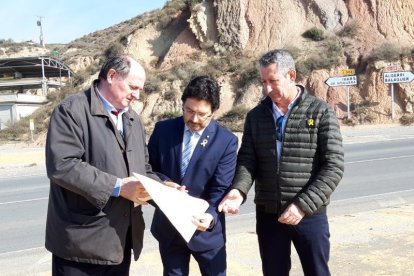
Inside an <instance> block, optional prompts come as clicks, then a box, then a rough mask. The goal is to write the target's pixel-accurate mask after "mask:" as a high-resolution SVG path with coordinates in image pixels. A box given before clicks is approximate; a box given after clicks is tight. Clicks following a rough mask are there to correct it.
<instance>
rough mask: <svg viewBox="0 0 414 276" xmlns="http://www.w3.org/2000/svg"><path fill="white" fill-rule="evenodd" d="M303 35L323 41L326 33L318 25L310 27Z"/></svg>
mask: <svg viewBox="0 0 414 276" xmlns="http://www.w3.org/2000/svg"><path fill="white" fill-rule="evenodd" d="M302 36H303V37H304V38H309V39H312V40H314V41H321V40H324V39H325V34H324V32H323V30H321V29H318V28H316V27H312V28H310V29H309V30H307V31H306V32H304V33H303V34H302Z"/></svg>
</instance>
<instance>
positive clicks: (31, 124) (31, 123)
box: [29, 119, 34, 142]
mask: <svg viewBox="0 0 414 276" xmlns="http://www.w3.org/2000/svg"><path fill="white" fill-rule="evenodd" d="M29 125H30V136H31V137H32V142H33V141H34V140H33V130H34V120H33V119H30V121H29Z"/></svg>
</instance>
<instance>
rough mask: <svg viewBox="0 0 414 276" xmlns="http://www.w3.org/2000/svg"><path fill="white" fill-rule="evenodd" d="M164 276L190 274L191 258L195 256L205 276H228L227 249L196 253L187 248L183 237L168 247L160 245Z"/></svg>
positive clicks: (220, 248) (221, 248)
mask: <svg viewBox="0 0 414 276" xmlns="http://www.w3.org/2000/svg"><path fill="white" fill-rule="evenodd" d="M159 248H160V254H161V260H162V264H163V266H164V274H163V275H164V276H185V275H189V272H190V256H191V255H193V257H194V259H195V260H196V261H197V263H198V266H199V268H200V272H201V275H203V276H225V275H226V247H225V246H223V247H219V248H214V249H211V250H207V251H203V252H195V251H192V250H190V249H189V248H188V247H187V244H186V243H185V241H184V239H182V238H181V237H179V238H177V239H175V240H174V241H173V242H172V243H171V244H169V245H168V246H163V245H162V243H160V245H159Z"/></svg>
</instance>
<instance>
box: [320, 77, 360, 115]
mask: <svg viewBox="0 0 414 276" xmlns="http://www.w3.org/2000/svg"><path fill="white" fill-rule="evenodd" d="M341 72H342V74H349V73H352V74H354V73H355V70H353V69H345V70H342V71H341ZM325 83H326V84H327V85H328V86H330V87H335V86H347V93H346V98H347V100H346V102H347V116H348V119H351V111H350V103H349V98H350V93H349V86H351V85H357V84H358V80H357V76H355V75H349V76H340V77H330V78H328V79H327V80H326V81H325Z"/></svg>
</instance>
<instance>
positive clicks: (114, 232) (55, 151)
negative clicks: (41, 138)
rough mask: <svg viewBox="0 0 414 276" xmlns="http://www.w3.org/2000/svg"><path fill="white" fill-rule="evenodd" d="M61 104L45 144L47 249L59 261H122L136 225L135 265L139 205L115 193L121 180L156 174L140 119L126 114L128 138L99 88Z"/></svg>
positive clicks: (141, 223)
mask: <svg viewBox="0 0 414 276" xmlns="http://www.w3.org/2000/svg"><path fill="white" fill-rule="evenodd" d="M96 84H97V81H94V84H93V85H92V86H91V88H90V89H88V90H87V91H85V92H82V93H78V94H75V95H72V96H70V97H68V98H66V99H65V100H63V101H62V102H61V103H60V104H59V105H58V106H57V107H56V108H55V110H54V111H53V114H52V116H51V119H50V125H49V130H48V135H47V140H46V167H47V175H48V177H49V179H50V194H49V205H48V212H47V222H46V248H47V249H48V250H49V251H50V252H52V253H53V254H55V255H57V256H58V257H61V258H64V259H67V260H72V261H77V262H85V263H92V264H102V265H110V264H119V263H121V262H122V260H123V255H124V247H125V243H126V238H127V231H128V228H129V227H130V226H131V227H132V228H131V229H132V242H133V250H134V255H135V260H137V259H138V257H139V254H140V252H141V250H142V240H143V232H144V228H145V225H144V220H143V217H142V211H141V207H140V206H139V207H134V204H133V203H132V202H131V201H128V200H126V199H124V198H122V197H113V196H111V193H112V190H113V188H114V185H115V183H116V179H117V178H124V177H128V176H130V175H131V174H132V172H137V173H140V174H144V175H145V174H147V175H148V176H150V177H152V178H155V179H158V178H157V177H156V176H154V175H153V174H152V171H151V166H150V165H149V164H148V152H147V148H146V144H145V133H144V128H143V125H142V122H141V120H140V118H139V116H138V115H137V114H136V113H135V112H134V111H132V110H131V109H129V111H127V112H125V113H124V115H123V116H124V117H123V122H124V134H125V141H126V142H124V139H123V138H122V136H121V135H120V134H119V133H118V131H117V130H116V127H115V125H114V123H113V121H112V120H111V119H110V117H109V115H108V112H107V111H106V110H105V109H104V107H103V105H102V103H101V101H100V99H99V98H98V95H97V94H96V91H95V87H96Z"/></svg>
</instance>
